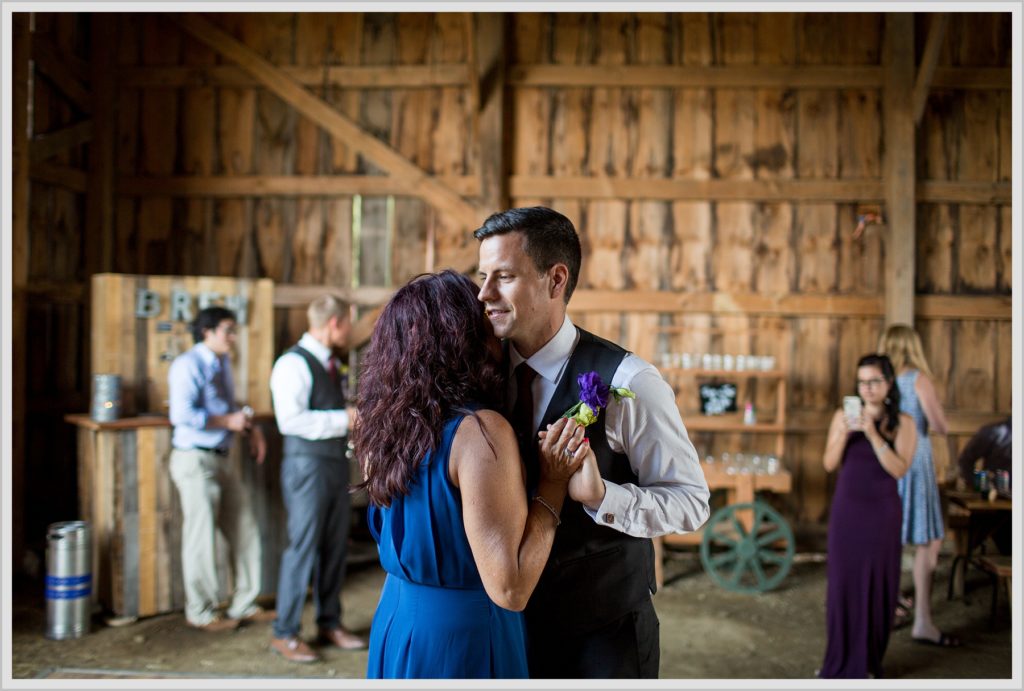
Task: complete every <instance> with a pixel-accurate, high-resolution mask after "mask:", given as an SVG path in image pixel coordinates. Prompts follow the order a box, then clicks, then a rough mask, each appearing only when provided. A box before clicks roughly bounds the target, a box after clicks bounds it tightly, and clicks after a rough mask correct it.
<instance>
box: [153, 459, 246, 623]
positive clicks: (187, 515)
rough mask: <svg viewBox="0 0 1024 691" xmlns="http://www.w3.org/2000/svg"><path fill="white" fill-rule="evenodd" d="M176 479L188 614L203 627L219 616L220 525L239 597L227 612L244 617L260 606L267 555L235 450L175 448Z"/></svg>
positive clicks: (190, 620)
mask: <svg viewBox="0 0 1024 691" xmlns="http://www.w3.org/2000/svg"><path fill="white" fill-rule="evenodd" d="M171 479H172V480H174V485H175V487H177V488H178V495H179V497H180V498H181V512H182V516H183V518H184V521H183V523H182V528H181V570H182V575H183V576H184V580H185V618H186V619H187V620H188V622H189V623H190V624H194V625H196V626H203V625H205V624H208V623H209V622H210V621H212V620H213V619H214V618H215V617H216V616H217V611H216V608H217V604H218V602H219V601H220V597H219V594H218V583H219V580H218V577H217V556H216V550H215V545H216V536H217V528H220V530H221V532H223V533H224V536H225V537H226V538H227V540H228V543H229V545H230V547H231V549H230V552H231V555H232V557H233V570H234V574H233V575H234V586H235V587H234V596H233V597H232V598H231V604H230V605H229V606H228V610H227V616H228V617H230V618H232V619H240V618H242V617H245V616H248V615H249V614H252V613H253V612H254V611H255V610H256V605H255V600H256V596H257V595H259V592H260V564H261V559H262V554H261V550H262V547H261V545H260V535H259V529H258V527H257V525H256V518H255V516H254V515H253V512H252V508H251V506H250V504H249V496H248V494H247V493H246V490H245V487H244V486H243V485H242V481H241V478H240V477H239V475H238V470H237V466H236V465H235V464H234V463H233V460H232V458H231V456H230V455H228V456H218V455H217V454H215V453H212V452H209V451H198V450H189V451H182V450H179V449H174V450H173V451H172V452H171Z"/></svg>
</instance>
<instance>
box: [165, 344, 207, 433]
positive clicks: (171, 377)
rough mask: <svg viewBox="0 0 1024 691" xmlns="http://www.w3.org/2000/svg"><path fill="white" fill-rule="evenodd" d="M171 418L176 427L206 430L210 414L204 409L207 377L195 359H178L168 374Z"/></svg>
mask: <svg viewBox="0 0 1024 691" xmlns="http://www.w3.org/2000/svg"><path fill="white" fill-rule="evenodd" d="M167 384H168V389H169V391H168V397H169V399H170V404H169V407H170V410H169V417H170V420H171V424H172V425H173V426H175V427H189V428H191V429H194V430H201V429H205V428H206V423H207V422H208V420H209V417H210V414H209V413H208V412H207V411H206V409H205V408H204V407H203V388H204V387H205V385H206V377H205V376H204V374H203V371H202V363H201V362H200V361H199V359H198V358H195V357H178V358H176V359H175V360H174V362H172V363H171V367H170V369H169V370H168V373H167Z"/></svg>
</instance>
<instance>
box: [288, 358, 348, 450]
mask: <svg viewBox="0 0 1024 691" xmlns="http://www.w3.org/2000/svg"><path fill="white" fill-rule="evenodd" d="M312 390H313V374H312V373H311V372H310V371H309V365H308V364H307V363H306V361H305V360H304V359H303V358H302V356H301V355H299V354H297V353H285V354H284V355H282V356H281V357H280V358H278V360H277V362H276V363H274V368H273V370H271V373H270V393H271V395H272V396H273V399H274V417H275V419H276V420H277V428H278V429H279V430H280V431H281V434H287V435H292V436H296V437H302V438H303V439H334V438H337V437H344V436H345V435H346V434H348V425H349V419H348V412H347V411H346V410H345V409H344V408H342V409H339V410H310V409H309V395H310V393H311V392H312Z"/></svg>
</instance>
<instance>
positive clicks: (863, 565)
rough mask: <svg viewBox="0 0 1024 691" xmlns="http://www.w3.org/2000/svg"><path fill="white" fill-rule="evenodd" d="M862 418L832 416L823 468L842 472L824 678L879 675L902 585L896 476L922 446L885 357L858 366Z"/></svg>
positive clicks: (831, 539)
mask: <svg viewBox="0 0 1024 691" xmlns="http://www.w3.org/2000/svg"><path fill="white" fill-rule="evenodd" d="M857 393H858V395H859V396H860V400H861V402H862V409H861V414H860V417H859V418H852V419H847V417H846V414H845V413H844V411H843V410H837V411H836V413H835V415H833V416H832V424H831V426H830V427H829V431H828V442H827V444H826V446H825V457H824V464H825V470H827V471H829V472H832V471H833V470H836V469H838V470H839V476H838V478H837V480H836V490H835V495H834V496H833V498H832V514H831V517H830V519H829V526H828V569H827V574H828V594H827V597H826V603H825V622H826V628H827V634H828V644H827V646H826V649H825V662H824V663H823V664H822V666H821V670H820V671H819V672H818V676H820V677H822V678H830V679H833V678H846V679H864V678H881V677H882V676H883V675H882V658H883V657H884V655H885V648H886V646H887V645H888V643H889V632H890V631H891V629H892V620H893V611H894V608H895V606H896V599H897V598H898V597H899V588H900V556H901V552H902V544H901V541H900V526H901V524H902V520H903V506H902V502H901V501H900V495H899V491H898V490H897V488H896V480H897V479H898V478H900V477H902V476H903V475H904V474H905V473H906V472H907V469H908V468H909V467H910V463H911V460H912V459H913V457H914V447H915V446H916V445H917V430H916V429H915V427H914V421H913V419H912V418H911V417H910V416H908V415H906V414H904V413H900V395H899V389H898V388H897V387H896V385H895V373H894V372H893V367H892V362H890V361H889V358H888V357H886V356H885V355H874V354H872V355H865V356H864V357H862V358H861V359H860V361H859V362H858V363H857Z"/></svg>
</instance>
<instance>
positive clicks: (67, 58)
mask: <svg viewBox="0 0 1024 691" xmlns="http://www.w3.org/2000/svg"><path fill="white" fill-rule="evenodd" d="M40 51H46V52H48V53H50V54H52V55H56V56H57V58H58V59H59V60H60V62H61V63H63V64H64V65H66V66H67V68H68V69H69V70H71V74H72V76H74V78H75V80H76V81H78V82H81V83H82V84H88V83H89V76H90V74H91V70H90V68H89V61H88V60H83V59H82V58H80V57H78V56H77V55H75V54H74V53H69V52H67V51H66V50H61V49H60V48H58V47H57V44H55V43H54V42H53V41H52V40H51V39H50V38H49V36H47V35H46V34H34V35H33V36H32V58H33V59H36V58H37V56H38V54H39V52H40Z"/></svg>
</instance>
